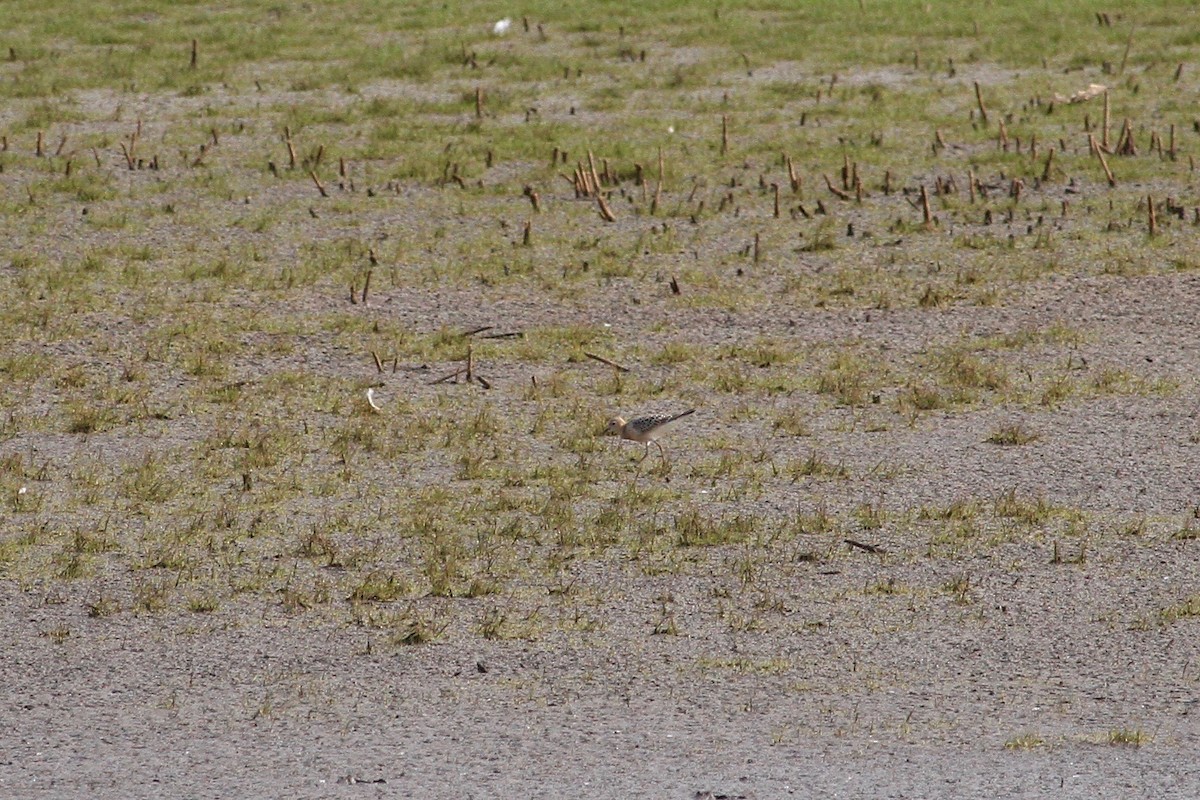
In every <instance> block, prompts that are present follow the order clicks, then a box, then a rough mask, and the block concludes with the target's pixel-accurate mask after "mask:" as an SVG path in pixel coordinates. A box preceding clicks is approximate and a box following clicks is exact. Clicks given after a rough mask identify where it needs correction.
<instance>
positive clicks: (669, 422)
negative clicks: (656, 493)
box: [604, 408, 696, 470]
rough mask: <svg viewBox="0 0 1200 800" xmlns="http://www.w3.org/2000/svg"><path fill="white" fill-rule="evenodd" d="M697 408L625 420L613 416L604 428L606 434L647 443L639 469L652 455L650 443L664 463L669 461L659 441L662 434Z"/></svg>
mask: <svg viewBox="0 0 1200 800" xmlns="http://www.w3.org/2000/svg"><path fill="white" fill-rule="evenodd" d="M695 413H696V409H694V408H689V409H688V410H687V411H684V412H681V413H679V414H655V415H653V416H649V417H636V418H634V419H631V420H629V421H628V422H626V421H625V419H624V418H623V417H613V418H612V419H610V420H609V421H608V427H606V428H605V429H604V432H605V433H606V434H616V435H618V436H620V437H621V438H622V439H629V440H630V441H633V442H640V443H642V444H644V445H646V452H645V453H644V454H643V455H642V457H641V458H640V459H639V460H638V469H639V470H640V469H641V464H642V462H643V461H645V460H646V457H647V456H649V455H650V443H651V442H653V443H654V446H655V447H657V448H658V454H659V456H660V457H661V458H662V463H663V464H666V463H667V454H666V452H664V451H663V446H662V445H661V444H659V442H658V441H657V440H658V438H659V437H660V436H662V435H663V434H665V433H667V432H669V431H671V430H673V429H674V428H675V426H676V425H677V424H678V422H679V420H681V419H683V418H684V417H686V416H689V415H691V414H695Z"/></svg>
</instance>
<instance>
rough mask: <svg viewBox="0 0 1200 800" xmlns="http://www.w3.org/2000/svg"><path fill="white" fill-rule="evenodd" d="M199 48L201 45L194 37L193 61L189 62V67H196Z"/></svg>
mask: <svg viewBox="0 0 1200 800" xmlns="http://www.w3.org/2000/svg"><path fill="white" fill-rule="evenodd" d="M198 50H199V45H198V44H197V43H196V40H195V39H192V58H191V61H189V62H188V67H189V68H190V69H195V68H196V56H197V55H198Z"/></svg>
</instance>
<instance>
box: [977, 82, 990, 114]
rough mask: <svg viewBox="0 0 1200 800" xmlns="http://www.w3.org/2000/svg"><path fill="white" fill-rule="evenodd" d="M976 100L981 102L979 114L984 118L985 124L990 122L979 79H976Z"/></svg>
mask: <svg viewBox="0 0 1200 800" xmlns="http://www.w3.org/2000/svg"><path fill="white" fill-rule="evenodd" d="M975 102H976V103H978V104H979V116H980V117H982V118H983V124H984V125H987V124H988V113H987V108H986V107H984V105H983V90H981V89H980V88H979V81H975Z"/></svg>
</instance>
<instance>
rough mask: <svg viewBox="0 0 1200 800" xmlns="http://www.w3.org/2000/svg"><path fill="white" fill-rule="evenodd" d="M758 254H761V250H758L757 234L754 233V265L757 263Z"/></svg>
mask: <svg viewBox="0 0 1200 800" xmlns="http://www.w3.org/2000/svg"><path fill="white" fill-rule="evenodd" d="M760 253H761V250H760V249H759V234H758V233H757V232H756V233H755V234H754V263H755V264H757V263H758V259H759V254H760Z"/></svg>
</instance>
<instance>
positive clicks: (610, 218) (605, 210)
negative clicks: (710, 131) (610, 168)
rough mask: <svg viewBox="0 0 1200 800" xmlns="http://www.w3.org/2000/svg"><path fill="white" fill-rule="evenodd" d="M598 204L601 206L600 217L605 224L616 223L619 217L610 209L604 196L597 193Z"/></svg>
mask: <svg viewBox="0 0 1200 800" xmlns="http://www.w3.org/2000/svg"><path fill="white" fill-rule="evenodd" d="M596 203H597V204H598V205H599V206H600V216H601V217H603V218H604V221H605V222H616V221H617V217H616V215H615V214H613V212H612V209H611V208H609V207H608V202H607V201H606V200H605V199H604V195H602V194H600V193H599V192H596Z"/></svg>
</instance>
